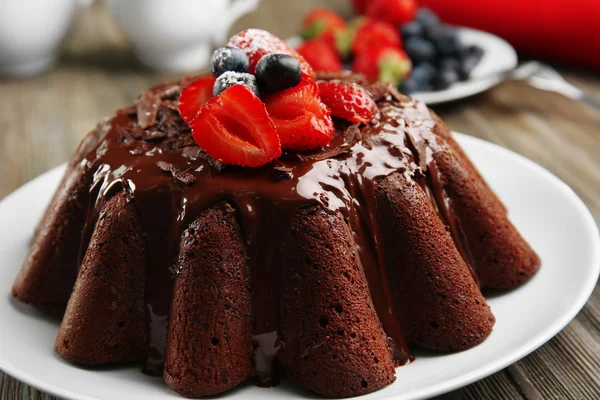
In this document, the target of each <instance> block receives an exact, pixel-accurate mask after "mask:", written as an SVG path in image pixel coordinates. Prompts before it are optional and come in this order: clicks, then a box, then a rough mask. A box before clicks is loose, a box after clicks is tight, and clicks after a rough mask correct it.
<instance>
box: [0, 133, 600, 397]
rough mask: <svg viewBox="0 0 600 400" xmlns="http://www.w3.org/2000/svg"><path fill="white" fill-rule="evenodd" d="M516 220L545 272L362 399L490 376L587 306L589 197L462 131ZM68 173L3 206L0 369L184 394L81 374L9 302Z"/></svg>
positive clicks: (441, 388) (48, 335)
mask: <svg viewBox="0 0 600 400" xmlns="http://www.w3.org/2000/svg"><path fill="white" fill-rule="evenodd" d="M457 136H458V139H459V142H460V143H461V145H463V147H464V149H465V150H466V152H467V153H468V154H469V155H470V156H471V158H472V159H473V161H474V162H475V164H476V165H477V166H478V167H479V168H480V170H481V172H482V174H483V175H484V176H485V178H486V179H487V180H488V182H489V183H490V185H491V186H492V188H493V189H494V190H495V191H496V192H497V193H498V194H499V195H500V197H501V198H502V200H503V201H504V202H505V203H506V205H507V207H508V209H509V211H510V215H511V217H512V220H513V222H514V223H515V224H516V226H517V227H518V228H519V230H520V231H521V232H522V234H523V235H524V236H525V238H526V239H527V240H528V241H529V242H530V243H531V245H532V246H533V248H534V249H535V250H536V251H537V252H538V253H539V255H540V257H541V259H542V267H541V269H540V271H539V273H537V274H536V275H535V276H534V277H533V278H532V279H531V280H530V281H529V282H527V283H526V284H525V285H524V286H522V287H521V288H519V289H517V290H514V291H511V292H508V293H504V294H502V295H495V296H493V297H492V298H489V304H490V305H491V307H492V310H493V312H494V314H495V315H496V318H497V322H496V326H495V327H494V331H493V332H492V334H491V336H490V337H489V338H488V339H487V340H486V341H485V342H484V343H482V344H481V345H479V346H477V347H475V348H473V349H471V350H467V351H464V352H461V353H453V354H446V355H442V354H433V353H425V352H417V353H416V357H417V358H416V361H415V362H414V363H413V364H411V365H408V366H405V367H401V368H398V369H397V371H396V372H397V381H396V382H395V383H394V384H393V385H391V386H388V387H387V388H385V389H383V390H380V391H378V392H375V393H372V394H369V395H366V396H363V397H361V400H375V399H377V400H380V399H396V400H400V399H403V400H407V399H418V398H425V397H430V396H434V395H437V394H441V393H444V392H447V391H450V390H452V389H455V388H458V387H460V386H464V385H466V384H469V383H471V382H474V381H476V380H478V379H481V378H483V377H485V376H488V375H490V374H492V373H494V372H496V371H498V370H500V369H502V368H504V367H506V366H507V365H509V364H511V363H513V362H515V361H517V360H518V359H520V358H522V357H524V356H525V355H527V354H529V353H530V352H532V351H533V350H535V349H536V348H538V347H539V346H541V345H542V344H543V343H545V342H546V341H547V340H549V339H550V338H551V337H552V336H554V335H555V334H556V333H557V332H559V331H560V330H561V329H562V328H563V327H564V326H565V325H566V324H567V323H568V322H569V321H570V320H571V319H572V318H573V317H574V316H575V315H576V314H577V312H578V311H579V310H580V309H581V307H583V305H584V304H585V302H586V300H587V299H588V297H589V296H590V294H591V292H592V290H593V288H594V286H595V283H596V280H597V279H598V273H599V270H600V240H599V237H598V229H597V226H596V224H595V222H594V219H593V218H592V216H591V214H590V213H589V211H588V210H587V209H586V207H585V206H584V204H583V203H582V201H581V200H580V199H579V198H578V197H577V196H576V195H575V193H573V191H571V189H569V187H567V186H566V185H565V184H564V183H562V182H561V181H559V180H558V179H557V178H556V177H555V176H553V175H552V174H550V173H549V172H547V171H546V170H544V169H543V168H541V167H539V166H538V165H536V164H534V163H533V162H531V161H529V160H527V159H525V158H523V157H521V156H519V155H516V154H514V153H512V152H510V151H508V150H505V149H502V148H501V147H498V146H496V145H493V144H490V143H487V142H484V141H482V140H478V139H475V138H471V137H467V136H464V135H457ZM63 170H64V166H61V167H58V168H55V169H53V170H51V171H49V172H47V173H46V174H44V175H42V176H40V177H38V178H36V179H34V180H33V181H31V182H30V183H28V184H27V185H25V186H23V187H22V188H20V189H19V190H17V191H16V192H14V193H13V194H11V195H10V196H8V197H7V198H6V199H4V200H3V201H2V202H0V221H1V225H0V226H1V228H0V321H2V324H1V325H0V369H2V370H4V371H5V372H7V373H8V374H10V375H12V376H14V377H15V378H17V379H20V380H22V381H24V382H26V383H28V384H30V385H32V386H35V387H37V388H39V389H41V390H43V391H45V392H49V393H52V394H55V395H57V396H60V397H62V398H66V399H78V400H92V399H93V400H113V399H130V400H138V399H139V400H159V399H161V400H164V399H176V398H179V397H178V396H177V395H176V394H175V393H173V392H171V391H170V390H169V389H168V388H167V386H166V385H165V384H164V383H163V382H162V380H161V379H160V378H151V377H148V376H145V375H143V374H142V373H141V372H140V371H139V368H138V367H128V368H116V367H115V368H112V367H103V368H99V369H83V368H77V367H74V366H72V365H70V364H67V363H66V362H64V361H62V360H61V359H60V358H59V357H58V356H56V355H55V354H54V353H53V351H52V349H53V345H54V339H55V336H56V332H57V328H58V323H57V322H55V321H52V320H51V319H48V318H46V317H44V316H42V315H40V314H39V313H37V312H35V311H33V310H31V309H29V308H28V307H26V306H23V305H21V304H18V303H16V302H14V301H12V299H11V298H10V287H11V285H12V282H13V280H14V277H15V275H16V274H17V271H18V269H19V267H20V265H21V263H22V261H23V259H24V257H25V255H26V253H27V249H28V247H29V244H30V240H31V235H32V231H33V229H34V226H35V224H36V222H37V221H38V219H39V218H40V215H41V213H42V212H43V210H44V207H45V204H46V203H47V202H48V201H49V199H50V197H51V195H52V193H53V191H54V188H55V187H56V185H57V184H58V182H59V179H60V177H61V175H62V172H63ZM223 397H224V398H228V399H229V398H233V399H256V400H265V399H281V398H287V399H289V398H305V399H306V398H314V397H315V396H312V395H310V394H306V393H303V392H299V391H297V390H295V389H294V388H293V385H291V384H290V383H289V382H284V383H283V384H282V385H281V386H278V387H276V388H272V389H263V388H258V387H255V386H254V385H252V383H246V384H245V385H243V386H242V387H241V388H238V389H236V390H234V391H231V392H228V393H227V394H225V395H224V396H223Z"/></svg>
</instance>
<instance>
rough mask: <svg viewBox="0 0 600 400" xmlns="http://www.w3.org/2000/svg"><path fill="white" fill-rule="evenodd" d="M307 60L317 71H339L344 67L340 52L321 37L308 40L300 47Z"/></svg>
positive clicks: (300, 51)
mask: <svg viewBox="0 0 600 400" xmlns="http://www.w3.org/2000/svg"><path fill="white" fill-rule="evenodd" d="M298 53H300V54H301V55H302V56H303V57H304V59H305V60H306V61H308V63H309V64H310V65H311V66H312V67H313V69H314V70H315V71H317V72H337V71H341V70H342V69H343V68H344V67H343V65H342V61H341V60H340V57H339V56H338V53H337V52H336V51H334V50H332V49H331V47H330V46H329V45H328V44H327V43H325V42H324V41H322V40H321V39H310V40H306V41H304V42H303V43H302V45H300V47H298Z"/></svg>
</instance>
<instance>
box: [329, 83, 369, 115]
mask: <svg viewBox="0 0 600 400" xmlns="http://www.w3.org/2000/svg"><path fill="white" fill-rule="evenodd" d="M318 85H319V92H320V94H321V100H322V101H323V103H325V105H326V106H327V107H329V108H330V109H331V114H332V115H334V116H336V117H340V118H343V119H346V120H348V121H351V122H362V123H367V122H369V121H371V120H372V119H373V117H375V114H376V113H377V105H376V104H375V101H373V98H372V97H371V96H370V95H369V93H367V91H366V90H365V89H363V88H362V87H360V86H358V85H353V84H346V83H342V82H336V81H326V82H318Z"/></svg>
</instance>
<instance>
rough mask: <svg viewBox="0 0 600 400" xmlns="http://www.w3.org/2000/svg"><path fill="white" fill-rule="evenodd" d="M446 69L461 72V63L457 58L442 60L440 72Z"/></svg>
mask: <svg viewBox="0 0 600 400" xmlns="http://www.w3.org/2000/svg"><path fill="white" fill-rule="evenodd" d="M445 69H454V70H459V69H460V61H458V59H456V58H451V57H447V58H444V59H442V61H440V70H445Z"/></svg>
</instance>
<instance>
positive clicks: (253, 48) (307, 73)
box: [227, 29, 315, 80]
mask: <svg viewBox="0 0 600 400" xmlns="http://www.w3.org/2000/svg"><path fill="white" fill-rule="evenodd" d="M227 45H228V46H235V47H238V48H240V49H242V50H243V51H244V52H245V53H246V55H247V56H248V59H249V60H250V66H249V68H248V72H249V73H251V74H253V73H254V71H255V70H256V64H258V61H259V60H260V59H261V58H262V56H264V55H265V54H270V53H282V54H287V55H289V56H292V57H294V58H296V59H297V60H298V61H299V62H300V66H301V68H302V79H303V80H314V77H315V72H314V71H313V69H312V67H311V66H310V64H309V63H308V62H306V60H305V59H304V57H302V56H301V55H300V54H298V52H297V51H296V50H294V49H292V48H291V47H290V46H288V45H287V43H285V42H284V41H283V40H281V39H279V38H278V37H277V36H275V35H273V34H272V33H269V32H267V31H263V30H262V29H248V30H245V31H242V32H240V33H238V34H237V35H235V36H233V37H232V38H231V39H229V43H228V44H227Z"/></svg>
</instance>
